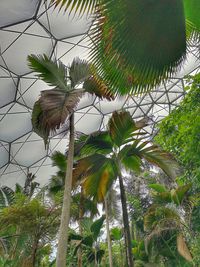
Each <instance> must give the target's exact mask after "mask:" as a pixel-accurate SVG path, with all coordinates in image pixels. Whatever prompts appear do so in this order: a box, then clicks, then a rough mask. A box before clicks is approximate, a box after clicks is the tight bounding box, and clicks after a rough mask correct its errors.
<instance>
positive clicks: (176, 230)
mask: <svg viewBox="0 0 200 267" xmlns="http://www.w3.org/2000/svg"><path fill="white" fill-rule="evenodd" d="M191 186H192V185H191V184H187V185H184V186H179V187H177V188H175V189H171V190H168V189H167V188H166V187H165V186H164V185H161V184H151V185H149V187H150V188H152V189H153V190H152V193H153V195H152V197H153V203H152V205H151V206H150V207H149V209H148V211H147V212H146V214H145V216H144V227H145V231H147V233H148V235H147V237H146V251H147V252H148V254H151V253H152V251H153V250H154V252H155V251H156V249H157V254H158V255H160V256H161V255H162V256H165V257H169V258H174V259H175V260H176V259H178V261H180V257H179V256H177V253H179V254H180V255H181V256H182V257H183V258H184V259H185V260H186V261H189V262H191V261H192V255H191V252H190V250H189V248H188V246H187V244H186V241H185V236H186V233H188V231H190V229H189V221H188V218H189V217H190V216H191V214H189V213H191V209H189V212H188V206H191V207H192V206H193V204H192V202H191V201H190V198H189V195H188V192H189V191H190V190H191ZM158 240H159V241H158ZM149 248H150V250H149ZM178 261H177V263H178Z"/></svg>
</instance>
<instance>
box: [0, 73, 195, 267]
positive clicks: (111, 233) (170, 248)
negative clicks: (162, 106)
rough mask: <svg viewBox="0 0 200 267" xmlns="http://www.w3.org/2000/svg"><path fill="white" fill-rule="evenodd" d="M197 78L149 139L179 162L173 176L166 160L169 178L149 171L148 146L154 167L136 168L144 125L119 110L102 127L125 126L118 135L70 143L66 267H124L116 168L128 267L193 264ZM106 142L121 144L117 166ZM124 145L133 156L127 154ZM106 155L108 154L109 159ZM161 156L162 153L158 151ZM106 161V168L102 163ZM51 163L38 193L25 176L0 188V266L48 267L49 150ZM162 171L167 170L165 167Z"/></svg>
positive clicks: (52, 194)
mask: <svg viewBox="0 0 200 267" xmlns="http://www.w3.org/2000/svg"><path fill="white" fill-rule="evenodd" d="M199 77H200V76H199V74H197V75H196V76H194V77H189V78H188V83H187V84H188V85H187V88H186V89H187V90H188V93H187V94H186V96H185V98H184V100H183V101H182V103H181V104H180V106H179V107H178V108H176V109H175V110H174V111H172V113H171V114H170V115H169V116H168V117H166V119H164V120H163V121H162V122H161V124H160V125H159V132H158V135H157V136H156V137H155V141H156V142H157V143H159V144H160V145H162V147H163V148H165V150H168V151H170V152H173V154H174V156H175V157H176V159H177V161H178V162H179V166H180V167H179V168H178V172H177V165H176V163H175V161H174V159H172V158H171V156H170V155H168V154H166V155H168V156H167V158H166V159H165V165H166V166H167V164H170V163H168V162H167V161H169V162H171V163H173V164H174V171H175V174H176V175H177V176H176V178H175V176H174V172H173V175H171V173H170V171H168V169H167V167H166V168H164V165H161V167H162V169H163V170H164V171H166V173H164V172H163V171H161V170H160V171H156V172H155V170H154V168H152V163H155V160H156V159H157V160H158V158H156V156H158V154H156V153H158V151H160V150H157V146H155V145H154V147H153V148H152V149H153V151H154V150H155V151H154V154H152V157H153V160H154V162H153V161H152V160H150V161H149V163H147V162H146V163H145V161H144V160H143V159H142V158H141V159H142V161H141V162H140V153H141V152H142V151H143V150H144V152H143V153H144V157H146V158H147V159H149V157H148V156H149V155H148V154H145V151H146V153H149V152H148V151H150V152H151V151H152V149H150V148H149V146H147V148H148V149H147V148H146V150H145V147H146V143H145V145H142V143H141V140H142V139H143V138H145V135H144V136H143V134H142V128H143V127H145V123H146V122H145V121H142V122H138V125H137V124H134V121H132V122H131V121H130V118H129V117H127V116H128V113H126V112H122V113H114V114H113V117H112V118H111V121H110V123H109V127H110V128H112V127H116V125H117V124H120V122H124V121H126V120H129V124H128V123H127V122H128V121H127V122H126V126H127V127H126V130H127V129H128V130H127V132H126V134H125V135H124V136H122V135H121V132H118V131H117V129H115V131H114V129H113V130H111V129H110V130H109V128H108V132H106V131H104V132H97V133H94V134H91V135H89V136H85V135H83V136H81V137H79V139H77V140H76V141H75V159H74V171H73V188H72V201H71V208H70V227H69V229H68V231H69V232H68V233H69V234H68V253H67V256H66V264H67V265H66V266H85V267H86V266H102V267H104V266H119V267H121V266H126V264H127V260H128V255H127V254H128V252H127V250H126V248H127V247H126V246H127V243H125V244H126V245H124V242H127V241H126V240H125V241H124V239H125V238H126V236H125V235H126V230H127V229H125V228H127V225H125V224H124V226H122V225H123V224H122V222H123V221H124V217H123V216H124V215H123V212H124V211H123V209H124V207H123V206H122V208H121V205H120V199H121V195H120V190H121V187H120V180H119V181H118V182H117V183H116V182H115V184H114V181H115V179H116V178H115V176H116V175H119V174H116V173H115V172H118V171H119V170H118V168H119V166H120V168H121V170H122V174H121V175H122V177H123V186H124V189H125V195H126V204H127V207H126V209H127V212H128V218H129V220H128V224H129V227H130V238H131V254H132V260H133V263H134V266H137V267H140V266H141V267H142V266H157V267H168V266H185V267H190V266H198V264H199V262H200V257H199V255H200V249H199V245H200V223H199V214H200V210H199V201H200V194H199V146H198V144H199V141H198V140H199V135H198V133H199V131H198V130H199V129H200V120H199V116H197V115H198V113H199V101H198V100H199V96H200V95H199ZM120 116H123V120H120ZM124 116H125V118H124ZM117 120H118V121H117ZM113 122H115V123H114V124H113V126H112V123H113ZM128 125H129V126H128ZM131 125H132V126H131ZM134 125H135V126H134ZM136 125H137V127H136ZM118 126H119V125H118ZM133 126H134V127H136V128H133V129H135V130H136V129H137V135H136V134H135V135H132V134H131V133H132V131H131V132H130V128H129V127H133ZM123 127H124V126H123ZM124 129H125V128H124ZM135 130H134V131H135ZM124 133H125V131H124V132H123V134H124ZM108 134H110V135H111V136H110V137H109V135H108ZM130 134H131V135H130ZM131 136H132V137H131ZM141 136H142V139H141ZM130 137H131V138H132V139H131V138H130ZM109 138H111V139H109ZM138 138H140V141H139V142H138V143H137V144H135V145H134V143H135V142H137V141H136V140H138ZM125 140H127V142H126V141H125ZM112 142H116V143H117V144H119V145H120V144H121V143H124V142H125V143H126V145H125V146H124V145H123V147H122V149H121V151H122V152H118V153H119V154H120V153H121V157H120V158H119V159H121V160H122V163H121V164H120V165H119V166H117V162H116V163H115V162H114V161H113V160H114V158H115V157H116V151H117V150H116V148H117V146H116V148H115V149H114V152H115V153H114V152H111V151H112V145H113V144H112ZM102 144H103V145H102ZM131 146H132V149H133V150H134V154H131V149H130V148H131ZM139 148H140V149H141V151H140V149H139ZM97 152H98V153H97ZM112 153H113V155H115V157H114V158H113V159H112V157H111V155H112ZM127 153H128V154H127ZM162 153H164V155H165V153H166V152H162ZM126 154H127V156H128V157H127V158H126ZM90 155H91V157H90ZM106 155H107V156H106ZM108 155H109V156H108ZM122 155H123V157H122ZM131 155H132V156H131ZM189 155H190V156H189ZM105 156H106V158H105V163H104V157H105ZM86 159H87V161H86ZM160 159H161V158H159V160H160ZM111 160H112V161H113V162H109V161H111ZM52 161H53V165H55V166H57V168H58V172H57V174H56V175H54V176H53V177H51V179H50V182H49V184H48V185H47V186H46V187H44V188H42V189H41V188H40V187H39V184H38V183H36V182H35V181H34V179H35V177H34V176H33V175H31V174H29V175H28V176H27V180H26V182H25V184H24V186H20V185H18V184H16V189H15V191H13V190H12V189H10V188H8V187H2V188H1V191H0V202H1V203H0V204H1V206H0V208H1V212H0V225H1V230H0V255H1V256H0V263H1V266H13V267H14V266H16V267H18V266H24V267H25V266H27V267H28V266H38V267H39V266H44V267H45V266H55V251H56V243H57V241H56V240H57V235H58V229H59V224H60V216H61V207H62V201H63V200H62V199H63V191H64V181H65V173H66V169H67V168H66V155H63V154H61V153H60V152H56V153H55V154H54V155H53V157H52ZM133 163H134V164H133ZM159 163H160V161H159ZM96 164H97V166H96ZM132 164H133V165H134V168H132V167H131V166H133V165H132ZM82 165H83V166H82ZM86 165H87V166H86ZM169 166H170V169H173V168H172V167H173V166H172V165H169ZM112 168H113V169H112ZM82 172H84V173H82ZM112 173H113V175H114V176H112ZM108 174H109V175H108ZM174 178H175V179H174ZM109 179H111V180H110V181H109ZM77 181H78V183H77ZM112 184H113V185H112ZM122 205H123V203H122ZM110 253H111V254H110Z"/></svg>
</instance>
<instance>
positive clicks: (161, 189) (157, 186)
mask: <svg viewBox="0 0 200 267" xmlns="http://www.w3.org/2000/svg"><path fill="white" fill-rule="evenodd" d="M148 187H149V188H151V189H153V190H155V191H156V192H158V193H163V192H166V191H167V189H166V187H165V186H164V185H162V184H148Z"/></svg>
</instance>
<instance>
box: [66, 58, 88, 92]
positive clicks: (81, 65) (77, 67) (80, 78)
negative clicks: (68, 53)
mask: <svg viewBox="0 0 200 267" xmlns="http://www.w3.org/2000/svg"><path fill="white" fill-rule="evenodd" d="M91 74H92V72H91V67H90V64H89V63H88V62H87V61H86V60H81V59H80V58H78V57H77V58H74V60H73V61H72V64H71V66H70V67H69V77H70V80H71V84H72V88H74V87H75V86H76V85H78V84H79V83H81V82H84V81H85V80H86V79H88V78H89V77H90V76H91Z"/></svg>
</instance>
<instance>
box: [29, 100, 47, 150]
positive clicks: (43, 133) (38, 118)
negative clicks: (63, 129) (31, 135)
mask: <svg viewBox="0 0 200 267" xmlns="http://www.w3.org/2000/svg"><path fill="white" fill-rule="evenodd" d="M43 120H44V114H43V111H42V108H41V104H40V102H39V101H36V102H35V104H34V106H33V111H32V118H31V121H32V126H33V131H34V132H35V133H37V134H38V135H39V136H40V137H42V139H43V140H44V144H45V148H46V147H47V145H48V137H49V133H50V129H49V128H48V127H45V125H43Z"/></svg>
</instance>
